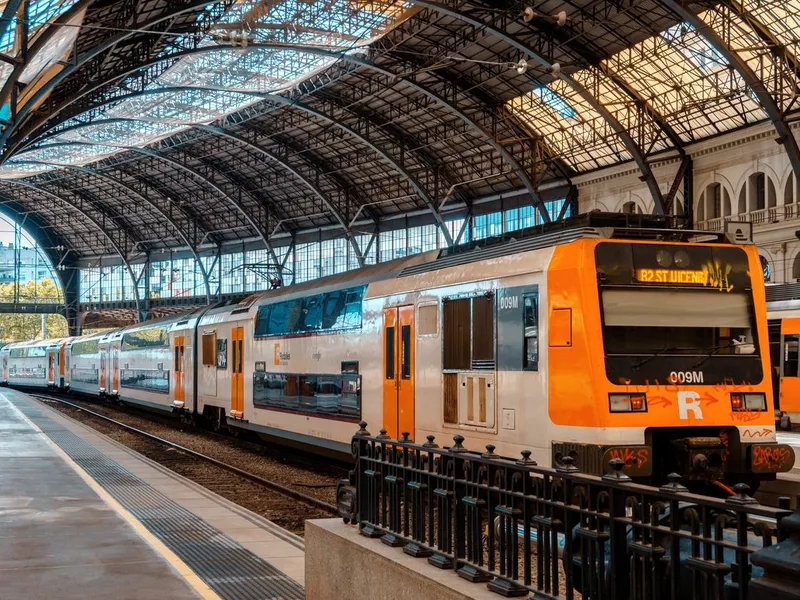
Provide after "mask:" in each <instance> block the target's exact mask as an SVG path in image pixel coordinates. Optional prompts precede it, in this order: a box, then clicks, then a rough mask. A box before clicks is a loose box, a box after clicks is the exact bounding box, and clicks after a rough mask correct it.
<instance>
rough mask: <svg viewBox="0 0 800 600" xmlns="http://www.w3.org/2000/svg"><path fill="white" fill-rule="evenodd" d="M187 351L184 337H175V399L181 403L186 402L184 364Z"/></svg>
mask: <svg viewBox="0 0 800 600" xmlns="http://www.w3.org/2000/svg"><path fill="white" fill-rule="evenodd" d="M185 351H186V346H185V345H184V337H183V336H182V335H178V336H175V350H174V352H175V365H174V368H173V372H174V373H175V395H174V397H173V399H174V400H177V401H179V402H186V390H185V388H184V384H185V383H186V381H185V379H184V377H185V372H186V369H185V365H184V362H183V357H184V353H185Z"/></svg>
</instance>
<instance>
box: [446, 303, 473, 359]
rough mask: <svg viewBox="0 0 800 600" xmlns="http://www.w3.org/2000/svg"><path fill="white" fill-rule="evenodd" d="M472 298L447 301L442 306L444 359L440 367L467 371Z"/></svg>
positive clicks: (470, 335)
mask: <svg viewBox="0 0 800 600" xmlns="http://www.w3.org/2000/svg"><path fill="white" fill-rule="evenodd" d="M471 309H472V298H461V299H458V300H447V301H445V302H444V304H443V306H442V333H443V337H444V339H443V344H444V357H443V363H442V367H443V368H444V369H452V370H466V369H469V363H470V342H471V337H472V332H471V331H470V322H471V318H472V314H471V313H472V310H471Z"/></svg>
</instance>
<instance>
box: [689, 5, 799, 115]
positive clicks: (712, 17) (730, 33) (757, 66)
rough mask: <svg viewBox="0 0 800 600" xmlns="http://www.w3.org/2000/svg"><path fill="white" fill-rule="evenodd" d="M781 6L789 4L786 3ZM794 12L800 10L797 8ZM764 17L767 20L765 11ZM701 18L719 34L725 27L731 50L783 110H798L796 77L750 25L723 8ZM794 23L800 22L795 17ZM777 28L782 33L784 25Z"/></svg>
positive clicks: (707, 13)
mask: <svg viewBox="0 0 800 600" xmlns="http://www.w3.org/2000/svg"><path fill="white" fill-rule="evenodd" d="M782 4H786V3H785V2H783V3H782ZM754 8H755V6H754ZM795 8H796V9H797V10H800V6H795ZM761 16H765V15H764V13H763V11H762V12H761ZM702 17H703V20H704V21H705V22H706V23H708V24H709V26H712V27H714V28H715V29H717V30H719V28H720V27H721V26H723V25H724V26H725V27H726V29H727V31H726V34H727V38H726V39H727V40H728V43H729V44H730V45H731V48H732V49H733V50H735V51H736V52H737V54H738V55H739V56H740V57H741V58H742V59H744V60H745V62H747V65H748V66H749V67H750V69H752V71H753V72H754V73H755V74H756V76H757V77H758V78H759V79H760V80H761V81H762V82H763V83H764V86H765V87H766V89H767V91H768V92H769V93H770V94H771V95H772V97H773V98H774V99H775V100H776V102H777V103H778V105H779V106H780V107H781V108H782V109H783V110H786V111H788V110H790V109H791V108H796V105H795V103H796V101H797V98H798V91H799V90H798V85H797V73H794V72H791V69H787V68H786V65H785V64H784V63H782V62H781V61H779V60H775V57H774V56H773V53H772V49H771V48H770V47H769V46H768V45H767V44H766V43H765V42H764V40H762V39H761V37H760V36H759V35H758V33H757V32H756V31H755V30H754V29H753V27H752V26H751V25H750V24H748V23H747V22H745V20H743V19H742V17H740V16H739V15H738V14H735V13H732V12H731V11H730V9H727V8H725V7H724V6H722V5H720V6H719V7H718V8H717V9H716V10H709V11H707V12H705V13H703V15H702ZM795 20H797V17H796V16H795ZM798 26H800V23H798ZM778 27H779V28H780V29H781V30H783V28H784V27H785V24H780V25H778ZM795 37H796V36H795ZM793 46H794V50H796V49H797V40H796V39H795V41H794V44H793ZM794 56H796V55H794Z"/></svg>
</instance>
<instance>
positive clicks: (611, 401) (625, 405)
mask: <svg viewBox="0 0 800 600" xmlns="http://www.w3.org/2000/svg"><path fill="white" fill-rule="evenodd" d="M608 406H609V409H610V410H611V412H617V413H619V412H647V396H645V395H644V394H609V395H608Z"/></svg>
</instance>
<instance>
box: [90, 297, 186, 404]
mask: <svg viewBox="0 0 800 600" xmlns="http://www.w3.org/2000/svg"><path fill="white" fill-rule="evenodd" d="M201 312H202V311H197V312H195V313H190V314H188V315H179V316H175V317H166V318H163V319H158V320H154V321H148V322H146V323H141V324H138V325H133V326H130V327H126V328H124V329H121V330H119V331H115V332H112V333H110V334H107V335H106V336H105V338H104V339H103V340H101V342H100V351H101V382H102V381H103V379H104V378H103V376H102V373H103V371H106V372H107V373H108V381H107V382H105V383H106V386H105V387H106V388H107V392H106V395H108V396H110V397H113V398H116V399H118V400H119V401H120V402H123V403H131V404H137V405H140V406H142V407H145V408H150V409H156V410H161V411H171V412H180V413H186V412H189V413H193V412H194V398H195V383H194V373H195V369H194V360H193V359H194V353H195V350H194V347H195V331H196V327H197V319H198V316H199V314H200V313H201ZM187 399H188V401H187Z"/></svg>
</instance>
